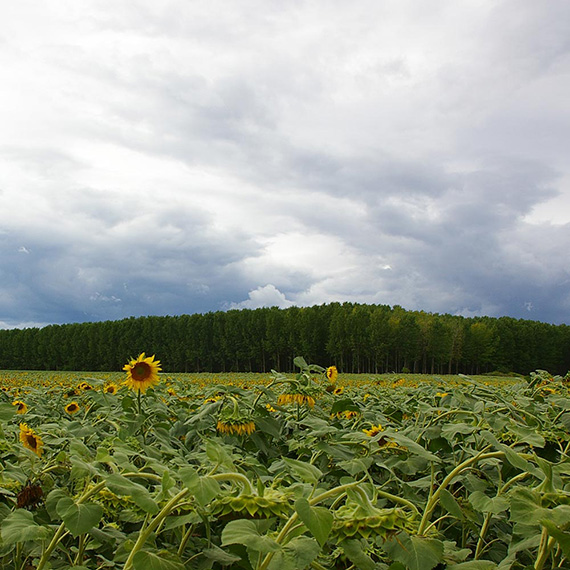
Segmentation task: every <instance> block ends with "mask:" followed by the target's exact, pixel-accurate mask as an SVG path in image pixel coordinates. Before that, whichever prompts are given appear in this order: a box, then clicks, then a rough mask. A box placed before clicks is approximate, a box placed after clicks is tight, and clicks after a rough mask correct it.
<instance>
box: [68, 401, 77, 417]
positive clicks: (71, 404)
mask: <svg viewBox="0 0 570 570" xmlns="http://www.w3.org/2000/svg"><path fill="white" fill-rule="evenodd" d="M78 411H79V404H78V403H77V402H69V404H67V406H65V412H66V413H67V414H69V415H70V416H72V415H73V414H76V413H77V412H78Z"/></svg>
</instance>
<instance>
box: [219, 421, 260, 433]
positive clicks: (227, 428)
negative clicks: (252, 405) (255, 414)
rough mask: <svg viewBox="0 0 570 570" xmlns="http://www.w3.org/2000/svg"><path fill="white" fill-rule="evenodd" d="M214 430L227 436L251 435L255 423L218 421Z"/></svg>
mask: <svg viewBox="0 0 570 570" xmlns="http://www.w3.org/2000/svg"><path fill="white" fill-rule="evenodd" d="M216 429H217V430H218V431H219V432H220V433H225V434H227V435H251V434H252V433H253V432H254V431H255V423H254V422H253V420H248V419H235V420H232V419H230V418H228V419H223V420H218V423H217V425H216Z"/></svg>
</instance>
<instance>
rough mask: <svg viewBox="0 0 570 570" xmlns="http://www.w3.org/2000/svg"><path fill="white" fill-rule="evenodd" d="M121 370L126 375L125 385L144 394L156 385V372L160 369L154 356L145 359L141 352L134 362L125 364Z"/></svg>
mask: <svg viewBox="0 0 570 570" xmlns="http://www.w3.org/2000/svg"><path fill="white" fill-rule="evenodd" d="M123 370H125V371H126V373H127V379H126V380H125V385H126V386H128V387H129V388H130V389H131V390H135V391H138V392H142V393H144V392H146V389H147V388H149V387H150V386H154V385H155V384H158V382H159V378H158V372H159V371H160V370H162V369H161V367H160V361H159V360H155V359H154V355H153V356H149V357H146V356H145V353H144V352H143V353H141V354H140V355H139V357H138V358H137V359H136V360H134V359H133V360H131V361H130V362H129V363H128V364H125V366H123Z"/></svg>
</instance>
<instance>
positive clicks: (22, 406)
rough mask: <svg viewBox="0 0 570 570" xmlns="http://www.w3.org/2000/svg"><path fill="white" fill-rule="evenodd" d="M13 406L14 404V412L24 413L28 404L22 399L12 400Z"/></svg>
mask: <svg viewBox="0 0 570 570" xmlns="http://www.w3.org/2000/svg"><path fill="white" fill-rule="evenodd" d="M12 405H13V406H16V408H17V409H16V413H17V414H25V413H26V412H27V411H28V406H27V405H26V403H25V402H22V400H14V401H13V402H12Z"/></svg>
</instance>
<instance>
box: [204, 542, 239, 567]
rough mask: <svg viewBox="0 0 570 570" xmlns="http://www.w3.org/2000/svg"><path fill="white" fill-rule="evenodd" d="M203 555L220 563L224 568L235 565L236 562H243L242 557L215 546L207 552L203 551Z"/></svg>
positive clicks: (206, 550) (207, 549)
mask: <svg viewBox="0 0 570 570" xmlns="http://www.w3.org/2000/svg"><path fill="white" fill-rule="evenodd" d="M202 554H203V555H204V556H205V557H206V558H209V559H210V560H213V561H214V562H219V563H220V564H221V565H222V566H227V565H229V564H233V563H234V562H239V561H240V560H241V557H240V556H236V555H235V554H232V553H231V552H226V551H225V550H222V549H221V548H219V547H218V546H216V545H215V544H213V545H212V547H211V548H206V549H205V550H202Z"/></svg>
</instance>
